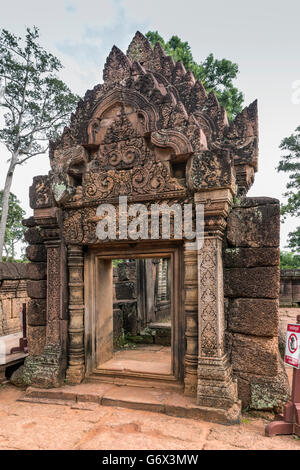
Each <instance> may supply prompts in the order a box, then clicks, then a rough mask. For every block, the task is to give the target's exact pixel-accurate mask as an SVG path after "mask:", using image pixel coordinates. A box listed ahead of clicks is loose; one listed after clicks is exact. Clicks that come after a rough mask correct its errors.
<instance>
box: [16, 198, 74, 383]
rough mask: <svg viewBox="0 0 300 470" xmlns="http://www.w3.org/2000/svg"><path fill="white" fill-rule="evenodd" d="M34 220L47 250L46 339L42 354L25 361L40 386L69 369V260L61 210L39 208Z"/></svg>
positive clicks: (59, 378) (60, 378)
mask: <svg viewBox="0 0 300 470" xmlns="http://www.w3.org/2000/svg"><path fill="white" fill-rule="evenodd" d="M34 220H35V223H36V224H37V225H38V226H39V234H40V236H41V238H42V240H43V243H44V245H45V247H46V250H47V311H46V320H47V322H46V341H45V347H44V349H43V352H42V354H40V355H39V356H30V357H28V358H27V360H26V362H25V366H26V374H27V376H28V378H29V379H28V382H29V383H31V384H32V385H35V386H37V387H45V388H52V387H59V386H61V385H62V383H63V379H64V376H65V371H66V328H65V325H66V299H67V289H66V261H65V245H64V243H63V241H62V240H61V225H60V210H59V209H58V208H54V207H48V208H41V209H40V208H37V209H35V211H34Z"/></svg>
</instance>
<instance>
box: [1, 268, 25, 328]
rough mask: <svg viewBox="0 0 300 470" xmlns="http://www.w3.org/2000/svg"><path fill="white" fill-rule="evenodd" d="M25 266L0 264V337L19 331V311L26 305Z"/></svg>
mask: <svg viewBox="0 0 300 470" xmlns="http://www.w3.org/2000/svg"><path fill="white" fill-rule="evenodd" d="M26 279H27V265H26V264H25V263H0V336H4V335H9V334H12V333H17V332H18V331H20V330H21V322H20V311H21V308H22V304H23V303H26V304H27V303H28V300H29V299H28V296H27V289H26Z"/></svg>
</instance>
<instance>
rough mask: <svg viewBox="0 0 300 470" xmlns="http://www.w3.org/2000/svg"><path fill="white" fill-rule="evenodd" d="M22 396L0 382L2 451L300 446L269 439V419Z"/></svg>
mask: <svg viewBox="0 0 300 470" xmlns="http://www.w3.org/2000/svg"><path fill="white" fill-rule="evenodd" d="M22 394H23V392H22V391H21V390H19V389H17V388H15V387H13V386H12V385H2V386H0V450H42V449H45V450H55V449H57V450H62V449H63V450H76V449H82V450H84V449H85V450H131V449H134V450H138V449H142V450H209V449H213V450H221V449H231V450H237V449H241V450H246V449H250V450H254V449H259V450H262V449H270V450H275V449H278V450H300V440H299V439H298V438H297V439H296V438H295V437H293V436H277V437H273V438H269V437H265V435H264V428H265V424H267V423H268V421H267V419H265V418H266V417H264V418H261V417H253V416H250V415H244V417H243V420H242V423H241V424H240V425H234V426H222V425H219V424H212V423H207V422H204V421H196V420H192V419H184V418H173V417H170V416H166V415H163V414H160V413H152V412H147V411H137V410H127V409H124V408H118V407H107V406H100V405H97V404H95V403H81V404H80V403H77V404H74V405H73V406H70V405H66V406H65V405H53V404H51V405H50V404H40V403H28V402H21V401H17V399H18V398H19V397H21V395H22Z"/></svg>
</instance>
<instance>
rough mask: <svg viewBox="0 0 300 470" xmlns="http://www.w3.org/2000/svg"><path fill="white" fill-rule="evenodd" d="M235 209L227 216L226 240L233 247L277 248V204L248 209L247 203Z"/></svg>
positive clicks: (278, 225)
mask: <svg viewBox="0 0 300 470" xmlns="http://www.w3.org/2000/svg"><path fill="white" fill-rule="evenodd" d="M244 204H245V205H244V206H242V207H235V208H234V209H233V210H232V211H231V212H230V214H229V216H228V226H227V239H228V242H229V244H230V245H232V246H235V247H243V246H244V247H278V246H279V234H280V206H279V202H278V203H277V204H274V203H272V204H266V205H256V206H254V207H253V206H252V207H249V205H250V203H249V204H248V203H247V201H246V202H245V203H244Z"/></svg>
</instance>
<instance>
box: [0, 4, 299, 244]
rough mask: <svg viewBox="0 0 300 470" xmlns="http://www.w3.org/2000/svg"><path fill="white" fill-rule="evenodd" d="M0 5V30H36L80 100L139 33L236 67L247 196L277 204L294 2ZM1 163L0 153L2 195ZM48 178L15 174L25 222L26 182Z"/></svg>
mask: <svg viewBox="0 0 300 470" xmlns="http://www.w3.org/2000/svg"><path fill="white" fill-rule="evenodd" d="M0 5H1V10H0V15H1V20H0V26H1V28H6V29H8V30H9V31H11V32H13V33H15V34H18V35H24V32H25V28H26V27H27V26H33V25H36V26H38V27H39V28H40V42H41V44H42V45H43V46H44V47H45V48H46V49H48V50H49V51H51V52H52V53H53V54H55V55H56V56H58V57H59V58H60V60H61V61H62V63H63V64H64V70H63V71H62V73H61V78H62V79H63V80H64V81H65V82H66V83H67V84H68V85H69V87H70V88H71V89H72V91H73V92H75V93H78V94H79V95H84V93H85V91H86V90H87V89H89V88H92V87H94V85H96V84H97V83H99V82H101V81H102V70H103V65H104V62H105V59H106V57H107V55H108V54H109V52H110V49H111V47H112V46H113V45H114V44H115V45H117V46H118V47H119V48H120V49H122V50H123V51H125V52H126V50H127V46H128V44H129V43H130V40H131V39H132V37H133V36H134V34H135V32H136V31H137V30H140V31H141V32H142V33H146V32H147V31H148V30H158V31H159V33H160V34H161V35H162V36H163V37H164V38H165V39H169V37H170V36H172V35H173V34H176V35H178V36H179V37H181V39H182V40H185V41H188V42H189V44H190V46H191V49H192V53H193V55H194V59H195V60H196V61H199V62H200V61H201V60H203V59H204V58H205V57H207V55H208V54H209V53H210V52H213V54H214V55H215V57H216V58H219V59H221V58H227V59H230V60H231V61H233V62H236V63H238V65H239V70H240V73H239V76H238V79H237V81H236V86H237V87H238V88H239V89H241V90H242V91H243V93H244V95H245V106H246V105H248V104H249V103H251V102H252V101H253V100H254V99H256V98H257V99H258V110H259V132H260V145H259V147H260V155H259V171H258V173H257V174H256V179H255V183H254V185H253V187H252V188H251V190H250V192H249V193H248V195H249V196H269V197H276V198H278V199H280V200H281V201H283V193H284V191H285V185H286V182H287V176H286V175H283V174H278V173H277V172H276V166H277V165H278V161H279V158H280V151H279V148H278V146H279V144H280V141H281V140H282V139H283V138H284V137H286V136H288V135H290V134H291V133H292V132H293V131H294V130H295V128H296V127H297V126H299V125H300V99H297V98H300V93H298V94H297V89H298V90H299V91H300V54H299V45H300V28H299V17H300V2H299V0H285V1H284V2H283V1H278V0H273V1H272V0H260V1H258V0H252V1H251V2H246V1H245V0H226V1H221V0H214V2H207V1H205V2H204V1H202V0H185V1H184V2H183V1H182V0H151V1H149V2H147V1H145V0H51V2H46V1H41V0H26V1H21V0H11V1H9V2H7V1H5V2H4V0H0ZM297 81H298V83H297ZM298 101H299V103H298ZM6 160H7V154H6V152H5V149H4V148H3V147H0V169H1V171H0V188H2V187H3V185H4V177H5V173H6V168H7V167H6V163H5V162H6ZM48 170H49V164H48V158H47V156H39V157H35V158H34V159H32V160H31V161H30V162H28V163H27V164H26V165H25V166H23V167H22V168H18V169H17V172H16V174H15V177H14V182H13V186H12V192H14V193H15V194H16V195H17V197H18V198H19V199H20V200H21V202H22V205H23V207H24V208H25V209H26V211H27V214H28V216H29V215H31V210H30V209H29V204H28V188H29V186H30V185H31V182H32V178H33V176H35V175H40V174H46V173H47V172H48ZM297 225H298V224H297V220H295V219H291V218H289V219H288V220H287V222H286V223H285V224H283V225H282V226H281V246H282V248H284V246H285V245H286V237H287V233H288V232H289V231H290V230H294V229H295V228H296V226H297Z"/></svg>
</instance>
